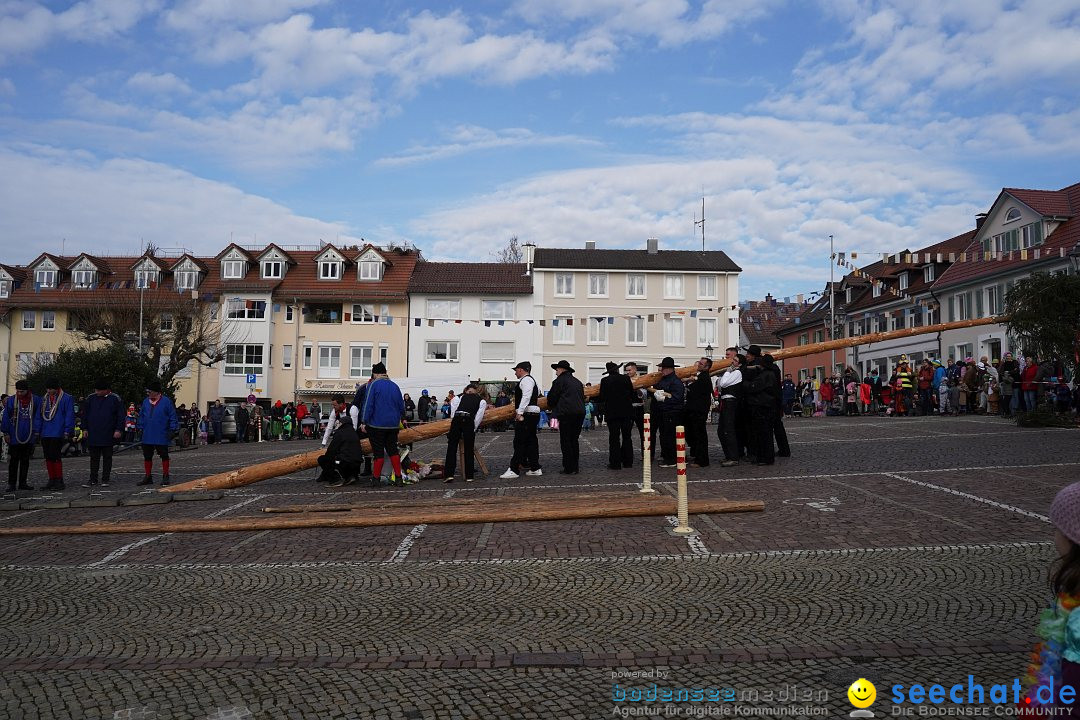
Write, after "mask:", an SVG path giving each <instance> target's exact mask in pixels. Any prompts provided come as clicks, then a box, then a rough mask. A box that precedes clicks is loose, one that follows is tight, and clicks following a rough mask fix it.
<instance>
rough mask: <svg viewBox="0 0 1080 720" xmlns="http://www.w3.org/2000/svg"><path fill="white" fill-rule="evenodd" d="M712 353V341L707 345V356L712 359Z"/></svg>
mask: <svg viewBox="0 0 1080 720" xmlns="http://www.w3.org/2000/svg"><path fill="white" fill-rule="evenodd" d="M712 354H713V346H712V343H710V344H708V345H706V346H705V357H707V358H709V359H710V360H712Z"/></svg>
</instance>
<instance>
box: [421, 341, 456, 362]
mask: <svg viewBox="0 0 1080 720" xmlns="http://www.w3.org/2000/svg"><path fill="white" fill-rule="evenodd" d="M424 357H425V358H426V359H428V360H430V361H432V362H457V361H458V343H457V342H449V341H445V340H429V341H428V343H427V347H426V349H425V353H424Z"/></svg>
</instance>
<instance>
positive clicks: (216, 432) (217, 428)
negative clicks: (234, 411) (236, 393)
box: [207, 398, 225, 443]
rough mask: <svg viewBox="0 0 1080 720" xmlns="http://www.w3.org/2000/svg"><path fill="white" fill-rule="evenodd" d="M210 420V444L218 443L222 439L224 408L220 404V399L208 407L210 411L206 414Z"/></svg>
mask: <svg viewBox="0 0 1080 720" xmlns="http://www.w3.org/2000/svg"><path fill="white" fill-rule="evenodd" d="M207 415H208V416H209V418H210V437H211V440H210V442H212V443H220V442H221V441H222V440H223V439H224V437H223V436H224V434H225V433H224V431H223V430H222V427H223V425H224V423H225V406H224V405H222V404H221V400H220V398H219V399H218V400H215V401H214V404H213V405H211V406H210V410H209V411H208V412H207Z"/></svg>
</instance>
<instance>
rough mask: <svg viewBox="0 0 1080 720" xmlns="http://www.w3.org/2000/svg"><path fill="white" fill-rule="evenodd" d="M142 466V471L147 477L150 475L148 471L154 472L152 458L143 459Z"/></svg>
mask: <svg viewBox="0 0 1080 720" xmlns="http://www.w3.org/2000/svg"><path fill="white" fill-rule="evenodd" d="M142 466H143V472H145V473H146V476H147V477H150V473H152V472H154V461H153V460H143V464H142Z"/></svg>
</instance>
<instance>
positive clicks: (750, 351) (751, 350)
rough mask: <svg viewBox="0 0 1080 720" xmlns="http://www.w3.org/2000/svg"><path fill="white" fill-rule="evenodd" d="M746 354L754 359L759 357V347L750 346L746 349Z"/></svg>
mask: <svg viewBox="0 0 1080 720" xmlns="http://www.w3.org/2000/svg"><path fill="white" fill-rule="evenodd" d="M746 354H747V355H753V356H754V357H761V346H760V345H751V346H750V347H748V348H746Z"/></svg>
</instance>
